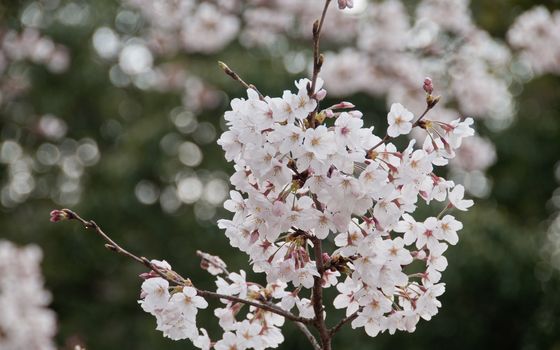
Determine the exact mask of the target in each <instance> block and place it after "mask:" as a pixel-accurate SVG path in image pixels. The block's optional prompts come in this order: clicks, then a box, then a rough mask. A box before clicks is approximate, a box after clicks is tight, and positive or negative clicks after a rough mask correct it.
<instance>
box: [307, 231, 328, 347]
mask: <svg viewBox="0 0 560 350" xmlns="http://www.w3.org/2000/svg"><path fill="white" fill-rule="evenodd" d="M311 242H313V255H314V258H315V264H316V266H317V271H318V272H319V276H314V277H313V294H312V295H313V297H312V302H313V311H315V320H314V324H315V327H316V328H317V330H318V331H319V335H320V337H321V343H322V346H323V347H322V349H323V350H331V335H330V333H329V330H328V329H327V325H326V324H325V318H324V316H323V273H324V272H325V268H324V264H323V247H322V245H321V240H320V239H319V238H317V237H312V238H311Z"/></svg>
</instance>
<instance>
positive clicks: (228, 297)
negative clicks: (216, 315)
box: [196, 288, 313, 324]
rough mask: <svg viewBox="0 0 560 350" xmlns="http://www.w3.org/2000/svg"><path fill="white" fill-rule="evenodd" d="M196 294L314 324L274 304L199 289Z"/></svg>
mask: <svg viewBox="0 0 560 350" xmlns="http://www.w3.org/2000/svg"><path fill="white" fill-rule="evenodd" d="M196 292H197V294H198V295H200V296H203V297H212V298H217V299H226V300H229V301H234V302H237V303H243V304H245V305H250V306H254V307H256V308H259V309H263V310H266V311H270V312H272V313H275V314H277V315H280V316H283V317H285V318H287V319H288V320H290V321H294V322H299V323H304V324H310V323H313V320H312V319H310V318H305V317H300V316H296V315H294V314H292V313H291V312H289V311H285V310H284V309H281V308H279V307H278V306H275V305H272V304H265V303H260V302H255V301H251V300H247V299H242V298H238V297H235V296H232V295H225V294H219V293H215V292H210V291H207V290H202V289H198V288H197V289H196Z"/></svg>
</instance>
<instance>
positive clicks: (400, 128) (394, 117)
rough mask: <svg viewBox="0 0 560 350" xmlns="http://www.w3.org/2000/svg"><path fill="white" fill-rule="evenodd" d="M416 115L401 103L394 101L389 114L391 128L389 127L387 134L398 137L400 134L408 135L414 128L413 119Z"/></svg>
mask: <svg viewBox="0 0 560 350" xmlns="http://www.w3.org/2000/svg"><path fill="white" fill-rule="evenodd" d="M413 118H414V115H413V114H412V113H411V112H410V111H408V110H407V109H406V108H404V107H403V105H401V104H400V103H393V104H392V105H391V110H390V111H389V114H388V115H387V121H388V122H389V128H387V135H389V136H391V137H397V136H399V135H406V134H408V133H409V132H410V130H412V123H411V121H412V119H413Z"/></svg>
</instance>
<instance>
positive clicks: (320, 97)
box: [315, 89, 327, 101]
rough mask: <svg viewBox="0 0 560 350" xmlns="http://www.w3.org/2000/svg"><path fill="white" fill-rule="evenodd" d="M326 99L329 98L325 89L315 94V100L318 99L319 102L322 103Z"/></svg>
mask: <svg viewBox="0 0 560 350" xmlns="http://www.w3.org/2000/svg"><path fill="white" fill-rule="evenodd" d="M325 97H327V90H325V89H321V90H319V91H317V93H316V94H315V98H316V99H317V101H321V100H323V99H324V98H325Z"/></svg>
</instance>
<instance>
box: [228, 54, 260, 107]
mask: <svg viewBox="0 0 560 350" xmlns="http://www.w3.org/2000/svg"><path fill="white" fill-rule="evenodd" d="M218 66H220V68H221V69H222V70H223V71H224V73H226V74H227V75H229V76H230V77H231V78H232V79H233V80H235V81H238V82H239V83H241V85H243V87H244V88H245V89H252V90H255V92H256V93H257V94H259V98H260V99H261V100H264V96H263V94H261V92H260V91H259V90H258V89H257V87H256V86H255V85H253V84H248V83H246V82H245V80H243V79H242V78H241V77H240V76H239V74H237V73H236V72H235V71H234V70H233V69H231V68H229V66H228V65H227V64H225V63H224V62H222V61H218Z"/></svg>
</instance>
